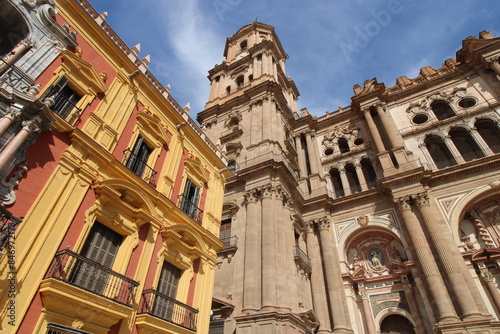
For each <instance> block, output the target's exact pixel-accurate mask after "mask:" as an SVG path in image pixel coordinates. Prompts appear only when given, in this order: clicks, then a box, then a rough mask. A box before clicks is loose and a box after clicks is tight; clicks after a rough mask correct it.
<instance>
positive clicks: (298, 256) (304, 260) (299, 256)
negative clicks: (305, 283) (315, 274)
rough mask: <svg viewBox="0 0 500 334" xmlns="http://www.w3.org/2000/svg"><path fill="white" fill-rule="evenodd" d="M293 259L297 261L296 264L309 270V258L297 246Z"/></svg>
mask: <svg viewBox="0 0 500 334" xmlns="http://www.w3.org/2000/svg"><path fill="white" fill-rule="evenodd" d="M294 258H295V261H296V262H297V263H298V265H299V266H300V267H301V268H303V269H305V270H306V272H309V273H310V272H311V268H312V267H311V259H310V258H309V257H308V256H307V255H306V253H304V251H303V250H302V249H300V247H299V246H295V256H294Z"/></svg>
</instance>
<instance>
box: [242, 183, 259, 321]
mask: <svg viewBox="0 0 500 334" xmlns="http://www.w3.org/2000/svg"><path fill="white" fill-rule="evenodd" d="M244 196H245V202H246V209H247V212H246V214H247V216H246V232H245V254H244V256H245V264H244V270H245V273H244V276H243V277H244V280H243V312H252V311H257V310H259V309H260V306H261V268H260V266H261V242H260V238H261V225H260V222H261V220H260V218H261V217H260V211H261V208H260V193H259V192H258V191H257V190H256V189H253V190H251V191H248V192H246V193H245V195H244Z"/></svg>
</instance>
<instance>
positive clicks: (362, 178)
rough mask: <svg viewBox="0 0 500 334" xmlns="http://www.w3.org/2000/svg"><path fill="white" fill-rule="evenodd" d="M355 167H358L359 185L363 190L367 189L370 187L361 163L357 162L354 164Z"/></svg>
mask: <svg viewBox="0 0 500 334" xmlns="http://www.w3.org/2000/svg"><path fill="white" fill-rule="evenodd" d="M354 168H355V169H356V175H357V176H358V180H359V185H360V186H361V191H365V190H367V189H368V183H367V182H366V179H365V174H363V170H362V169H361V164H360V163H359V162H356V163H355V164H354Z"/></svg>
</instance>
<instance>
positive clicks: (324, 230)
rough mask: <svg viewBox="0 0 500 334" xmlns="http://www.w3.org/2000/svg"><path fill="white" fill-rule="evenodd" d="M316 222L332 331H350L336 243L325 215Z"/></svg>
mask: <svg viewBox="0 0 500 334" xmlns="http://www.w3.org/2000/svg"><path fill="white" fill-rule="evenodd" d="M317 224H318V229H319V236H320V239H321V250H322V255H323V256H322V259H323V267H324V268H325V277H326V287H327V292H328V297H329V299H330V306H331V310H330V311H331V316H332V320H333V326H332V327H333V333H351V332H352V330H351V329H350V323H349V319H348V313H347V301H346V296H345V289H344V282H343V280H342V272H341V271H340V259H339V255H338V252H337V246H336V243H335V241H334V240H333V238H332V237H331V232H330V222H329V221H328V218H327V217H324V218H322V219H319V220H318V221H317Z"/></svg>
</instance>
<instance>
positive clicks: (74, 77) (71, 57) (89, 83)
mask: <svg viewBox="0 0 500 334" xmlns="http://www.w3.org/2000/svg"><path fill="white" fill-rule="evenodd" d="M61 57H62V59H63V64H62V68H63V69H64V70H65V72H67V73H66V75H67V76H68V77H69V78H70V79H71V81H72V82H73V83H74V84H76V85H77V86H78V87H79V88H80V89H82V90H85V89H87V90H88V89H91V91H87V92H86V93H87V94H92V95H95V94H97V93H104V92H105V91H107V90H108V87H107V86H106V83H105V82H104V78H105V77H106V76H105V74H99V73H98V72H97V70H96V69H95V67H94V66H93V65H92V64H91V63H89V62H87V61H86V60H84V59H82V58H81V57H79V56H78V55H76V54H75V53H73V52H70V51H67V50H64V51H63V52H62V53H61ZM79 82H80V83H81V84H78V83H79ZM87 87H88V88H87Z"/></svg>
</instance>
